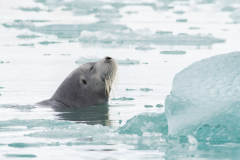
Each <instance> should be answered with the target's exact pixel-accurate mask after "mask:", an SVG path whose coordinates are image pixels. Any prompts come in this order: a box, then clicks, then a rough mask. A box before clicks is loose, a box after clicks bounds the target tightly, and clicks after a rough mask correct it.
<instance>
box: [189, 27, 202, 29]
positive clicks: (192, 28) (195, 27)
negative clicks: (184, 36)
mask: <svg viewBox="0 0 240 160" xmlns="http://www.w3.org/2000/svg"><path fill="white" fill-rule="evenodd" d="M189 29H191V30H193V29H200V28H199V27H189Z"/></svg>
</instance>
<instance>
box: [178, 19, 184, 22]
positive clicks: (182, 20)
mask: <svg viewBox="0 0 240 160" xmlns="http://www.w3.org/2000/svg"><path fill="white" fill-rule="evenodd" d="M176 22H187V19H177V20H176Z"/></svg>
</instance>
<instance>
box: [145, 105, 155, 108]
mask: <svg viewBox="0 0 240 160" xmlns="http://www.w3.org/2000/svg"><path fill="white" fill-rule="evenodd" d="M144 107H145V108H153V106H152V105H144Z"/></svg>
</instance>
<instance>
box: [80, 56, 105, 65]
mask: <svg viewBox="0 0 240 160" xmlns="http://www.w3.org/2000/svg"><path fill="white" fill-rule="evenodd" d="M100 60H101V58H99V57H96V56H92V57H88V58H85V57H80V58H79V59H78V60H76V62H75V63H80V64H81V63H88V62H96V61H100Z"/></svg>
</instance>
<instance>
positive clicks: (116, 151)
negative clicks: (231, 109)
mask: <svg viewBox="0 0 240 160" xmlns="http://www.w3.org/2000/svg"><path fill="white" fill-rule="evenodd" d="M239 5H240V4H239V2H238V1H237V0H236V1H234V0H231V1H229V0H228V1H225V0H216V1H206V0H198V1H197V0H196V1H194V0H190V1H151V2H149V1H124V2H122V1H95V0H91V1H80V0H71V1H69V0H66V1H64V0H62V1H57V0H56V1H55V0H53V1H50V0H46V1H40V0H35V1H34V0H22V1H16V0H10V1H7V2H5V1H4V2H2V3H1V5H0V23H1V25H0V35H1V36H0V37H1V38H0V46H1V47H0V104H1V105H0V137H1V142H0V150H1V152H0V159H5V158H8V159H11V158H12V159H16V158H22V159H25V158H26V157H28V158H34V159H237V158H238V157H239V156H240V155H239V153H240V152H239V144H238V143H233V142H228V143H220V144H219V143H213V142H204V141H199V142H197V143H196V141H195V140H196V139H194V137H191V136H188V137H178V138H177V139H171V138H169V137H168V136H167V132H166V130H167V128H166V127H167V125H166V124H167V122H166V119H165V118H164V116H163V114H162V113H163V112H164V107H159V106H161V105H163V106H164V105H165V104H164V102H165V99H166V96H167V95H169V94H170V92H171V90H172V81H173V78H174V76H175V74H177V73H178V72H180V71H181V70H182V69H184V68H185V67H187V66H189V65H190V64H192V63H193V62H196V61H199V60H201V59H204V58H208V57H211V56H214V55H218V54H223V53H230V52H233V51H239V50H240V46H239V37H240V26H239V18H238V16H237V15H238V13H239V11H238V10H237V9H233V8H239V7H240V6H239ZM226 6H230V7H232V8H231V9H226ZM223 8H225V9H223ZM86 31H88V32H86ZM84 32H85V33H87V34H82V33H84ZM179 51H180V52H179ZM161 53H165V54H161ZM166 53H167V54H166ZM179 53H182V54H179ZM183 53H184V54H183ZM105 56H111V57H113V58H115V59H117V60H120V61H119V62H121V64H119V79H118V84H117V90H114V91H113V94H111V99H112V100H111V101H110V102H109V105H107V106H95V107H90V108H83V109H79V110H53V109H51V108H35V106H34V105H33V104H34V103H36V102H39V101H41V100H44V99H48V98H49V97H50V96H52V94H53V93H54V91H55V90H56V89H57V87H58V86H59V84H60V83H61V82H62V80H63V79H64V78H65V77H66V76H67V75H68V74H69V73H70V72H71V71H72V70H73V69H75V68H76V67H78V66H79V65H81V64H82V62H79V61H78V60H79V59H80V58H81V57H84V58H85V59H83V58H82V59H80V60H83V61H84V60H91V59H94V58H96V57H97V58H102V57H105ZM126 59H129V60H128V61H126ZM84 63H85V62H84ZM203 127H205V128H209V127H208V126H207V127H206V126H203ZM197 133H199V134H200V132H197ZM207 133H208V132H207ZM200 135H201V134H200Z"/></svg>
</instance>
